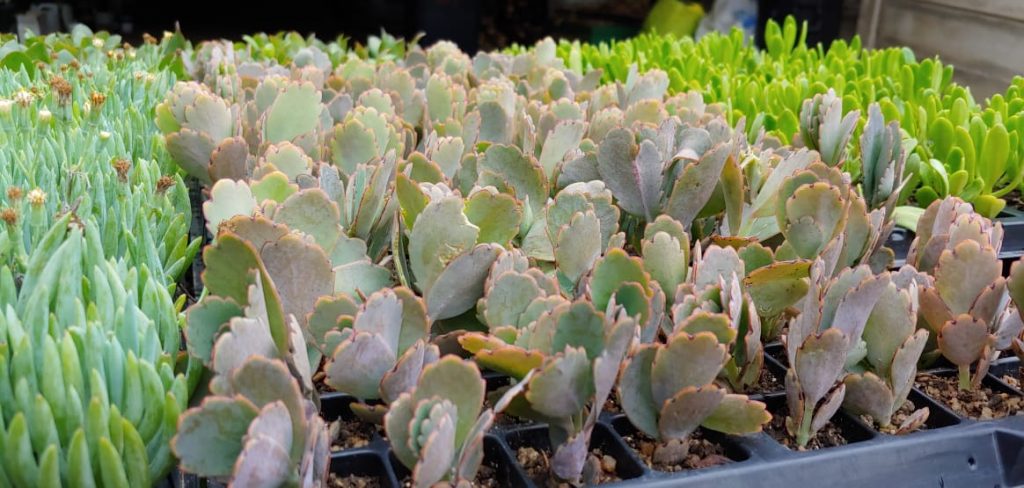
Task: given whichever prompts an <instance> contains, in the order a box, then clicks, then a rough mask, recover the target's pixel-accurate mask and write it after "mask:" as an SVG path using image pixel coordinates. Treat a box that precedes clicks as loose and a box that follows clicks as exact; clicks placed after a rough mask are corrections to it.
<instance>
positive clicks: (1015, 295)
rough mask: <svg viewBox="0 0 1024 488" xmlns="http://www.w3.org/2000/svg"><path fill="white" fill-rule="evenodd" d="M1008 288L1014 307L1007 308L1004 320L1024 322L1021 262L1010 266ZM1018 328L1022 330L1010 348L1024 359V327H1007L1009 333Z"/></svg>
mask: <svg viewBox="0 0 1024 488" xmlns="http://www.w3.org/2000/svg"><path fill="white" fill-rule="evenodd" d="M1006 288H1007V290H1009V292H1010V299H1011V300H1013V307H1009V308H1007V310H1006V312H1005V313H1006V316H1005V317H1004V318H1003V320H1005V321H1007V322H1010V324H1013V323H1015V322H1022V321H1024V319H1022V318H1021V305H1024V265H1022V264H1020V260H1017V261H1015V262H1014V263H1013V264H1012V265H1011V266H1010V276H1008V277H1007V278H1006ZM1016 328H1020V332H1018V333H1017V334H1016V336H1014V337H1012V338H1011V339H1010V346H1011V348H1012V349H1013V352H1014V354H1016V355H1017V357H1018V358H1024V326H1019V325H1007V326H1006V327H1005V329H1006V330H1007V331H1012V330H1015V329H1016Z"/></svg>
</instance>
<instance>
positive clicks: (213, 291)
mask: <svg viewBox="0 0 1024 488" xmlns="http://www.w3.org/2000/svg"><path fill="white" fill-rule="evenodd" d="M261 248H262V250H263V252H261V253H257V251H256V248H255V246H254V244H253V243H251V242H250V241H247V240H245V239H244V238H242V237H240V236H239V235H237V234H235V233H233V232H231V231H224V232H222V233H221V234H220V235H218V238H217V241H216V242H215V243H214V244H211V245H210V246H208V247H207V248H206V249H205V250H204V251H203V260H204V262H205V264H206V269H205V270H204V271H203V283H204V285H205V286H206V295H205V296H204V297H203V298H202V299H201V300H200V301H199V302H197V303H196V304H195V305H193V306H192V307H191V308H189V310H188V313H187V321H188V325H187V327H186V329H185V334H186V337H187V339H188V349H189V353H190V354H191V355H192V356H194V357H195V358H197V359H199V360H201V361H202V362H203V363H204V364H206V365H207V367H209V368H210V369H211V370H212V371H213V372H214V373H216V374H217V375H218V376H217V377H214V378H213V379H212V380H211V385H213V384H216V383H218V382H220V381H223V379H222V378H225V377H228V376H229V375H228V373H230V372H231V371H232V370H234V369H235V368H237V367H238V366H239V365H240V364H241V363H242V362H244V361H245V360H246V359H247V358H248V357H250V356H254V355H255V356H261V357H267V358H273V359H277V360H280V361H282V362H283V363H285V364H287V365H288V367H289V371H291V372H293V373H294V374H295V376H296V377H297V378H298V379H299V384H300V386H301V387H302V391H303V392H310V391H311V390H312V388H313V382H312V375H313V372H314V371H313V370H314V368H315V366H316V365H314V364H312V363H311V362H310V355H309V351H308V348H307V334H306V333H304V330H305V328H306V326H307V322H306V321H307V317H308V316H309V314H310V313H311V312H313V307H314V306H315V301H316V299H317V298H318V297H319V296H320V295H319V294H318V293H319V292H318V291H317V289H318V288H320V287H326V290H327V291H326V292H323V294H325V295H326V294H329V291H330V284H331V280H330V279H329V278H327V279H324V278H323V277H321V278H319V283H320V284H316V283H315V282H311V281H300V280H309V279H310V277H309V276H306V275H301V276H295V275H292V274H291V273H286V274H282V272H281V271H282V270H285V269H288V268H287V267H285V268H281V267H279V265H280V264H282V263H283V262H282V261H279V259H281V257H282V256H288V255H290V258H289V259H295V260H296V261H297V262H301V261H302V260H304V259H309V256H310V255H312V256H316V252H315V251H318V249H316V248H315V247H311V246H309V245H305V244H304V243H303V242H302V241H301V240H298V239H296V238H294V236H291V237H289V236H287V235H286V236H284V237H281V238H280V240H278V241H277V242H271V243H268V244H265V245H262V246H261ZM267 251H270V253H269V254H268V253H267ZM321 256H322V254H321ZM324 261H326V259H324ZM275 270H276V272H275ZM284 278H287V280H286V279H284ZM300 282H301V283H303V284H304V285H310V286H309V287H308V288H305V289H303V288H302V287H299V286H295V285H297V284H299V283H300ZM310 299H312V301H310ZM300 320H301V322H300ZM218 349H220V350H221V354H219V355H218V354H217V351H218Z"/></svg>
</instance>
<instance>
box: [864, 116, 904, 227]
mask: <svg viewBox="0 0 1024 488" xmlns="http://www.w3.org/2000/svg"><path fill="white" fill-rule="evenodd" d="M860 163H861V193H862V195H863V196H864V201H865V202H866V203H867V204H868V208H872V209H875V208H881V207H885V208H886V209H887V212H886V214H887V215H888V216H890V217H891V215H892V212H893V209H894V208H895V206H896V202H897V201H898V200H899V196H900V191H901V190H902V188H903V184H904V183H905V181H904V179H903V171H904V169H905V165H906V154H905V153H904V151H903V146H902V145H901V139H900V125H899V122H898V121H892V122H890V123H889V124H888V125H886V124H885V119H884V118H883V117H882V110H881V109H880V108H879V106H878V104H877V103H873V104H871V105H870V106H869V107H868V122H867V125H866V126H865V127H864V133H863V134H861V137H860Z"/></svg>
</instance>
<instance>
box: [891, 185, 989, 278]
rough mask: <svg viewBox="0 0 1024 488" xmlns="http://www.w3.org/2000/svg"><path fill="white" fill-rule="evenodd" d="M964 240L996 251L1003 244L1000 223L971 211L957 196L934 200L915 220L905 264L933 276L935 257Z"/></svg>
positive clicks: (936, 261)
mask: <svg viewBox="0 0 1024 488" xmlns="http://www.w3.org/2000/svg"><path fill="white" fill-rule="evenodd" d="M968 239H969V240H974V241H976V242H977V243H978V244H979V245H981V246H982V247H991V248H992V250H993V251H994V252H996V253H998V252H999V249H1000V248H1001V247H1002V245H1003V226H1002V224H1000V223H998V222H996V223H993V222H991V221H990V220H988V219H987V218H985V217H983V216H981V215H978V214H976V213H974V207H973V206H972V205H971V204H969V203H967V202H964V201H963V200H961V199H959V198H956V197H950V198H946V199H943V200H936V201H934V202H932V204H931V205H928V208H927V209H925V211H924V213H922V214H921V217H920V219H919V220H918V221H917V227H916V233H915V237H914V241H913V242H911V244H910V250H909V251H908V252H907V263H908V264H912V265H913V266H914V267H915V268H917V269H919V270H921V271H923V272H925V273H929V274H932V275H934V274H935V267H936V265H938V263H939V256H941V255H942V253H943V252H944V251H946V250H953V249H954V248H955V247H956V246H957V245H958V244H960V243H961V242H963V241H964V240H968Z"/></svg>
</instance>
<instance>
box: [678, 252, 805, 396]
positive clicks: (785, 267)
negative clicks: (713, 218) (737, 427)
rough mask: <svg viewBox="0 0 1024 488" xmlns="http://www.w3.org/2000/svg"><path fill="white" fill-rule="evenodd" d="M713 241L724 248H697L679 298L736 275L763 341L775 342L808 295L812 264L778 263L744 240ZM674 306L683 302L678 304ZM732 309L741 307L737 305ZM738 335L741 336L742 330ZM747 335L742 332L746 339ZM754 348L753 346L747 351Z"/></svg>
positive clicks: (801, 262) (681, 317) (749, 357)
mask: <svg viewBox="0 0 1024 488" xmlns="http://www.w3.org/2000/svg"><path fill="white" fill-rule="evenodd" d="M713 241H718V242H722V243H723V245H724V247H722V246H719V245H718V244H712V245H710V246H709V247H708V249H707V250H706V251H704V250H703V249H702V247H701V245H700V243H697V245H696V246H694V251H693V256H694V257H693V268H692V271H691V272H690V278H689V282H688V284H689V285H690V286H688V287H687V288H686V289H685V290H683V289H677V291H676V294H677V296H678V295H679V293H687V294H691V293H701V291H702V290H704V289H706V288H707V287H709V286H717V285H719V284H720V283H721V281H720V280H722V279H726V280H730V279H731V277H732V276H733V275H735V276H737V277H739V278H741V280H742V282H741V285H742V287H741V290H742V292H743V294H744V295H749V298H745V299H747V300H750V301H752V302H753V304H754V309H755V311H756V314H757V317H758V319H757V321H758V323H759V324H760V331H761V335H760V337H761V339H760V340H761V341H765V342H767V341H771V340H775V339H776V338H777V337H778V334H779V333H780V332H781V329H782V326H783V325H784V324H785V321H786V319H787V318H789V317H791V316H793V315H794V314H795V313H796V312H795V310H794V309H793V307H794V305H796V304H797V302H799V301H800V300H801V299H802V298H803V297H804V295H805V294H806V293H807V286H808V285H807V276H808V273H809V270H810V266H811V262H810V261H807V260H802V259H793V260H786V261H781V260H780V261H776V260H775V254H774V253H773V251H772V250H771V249H769V248H767V247H765V246H763V245H761V244H760V243H757V242H754V241H749V240H745V239H730V238H716V239H713ZM727 284H728V282H727ZM730 286H731V285H730ZM675 303H677V304H678V303H680V302H679V300H676V302H675ZM733 306H738V302H737V303H734V305H733ZM740 312H742V308H741V309H740ZM677 316H678V317H679V319H680V320H683V319H685V316H683V315H677ZM735 317H739V315H736V316H735ZM736 332H737V334H739V333H740V331H739V330H737V331H736ZM747 332H748V331H746V330H745V331H744V332H743V334H744V336H745V334H746V333H747ZM737 340H738V341H739V342H743V339H742V337H737ZM751 346H753V343H752V342H751V343H749V344H748V345H747V346H744V347H751ZM734 354H736V356H737V357H744V358H748V359H749V360H754V359H755V358H753V357H752V356H744V355H741V354H738V353H737V352H735V351H734ZM748 359H745V360H748ZM757 369H760V367H758V368H757ZM749 372H751V373H752V371H749ZM754 377H755V378H756V375H754ZM744 382H745V381H744Z"/></svg>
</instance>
